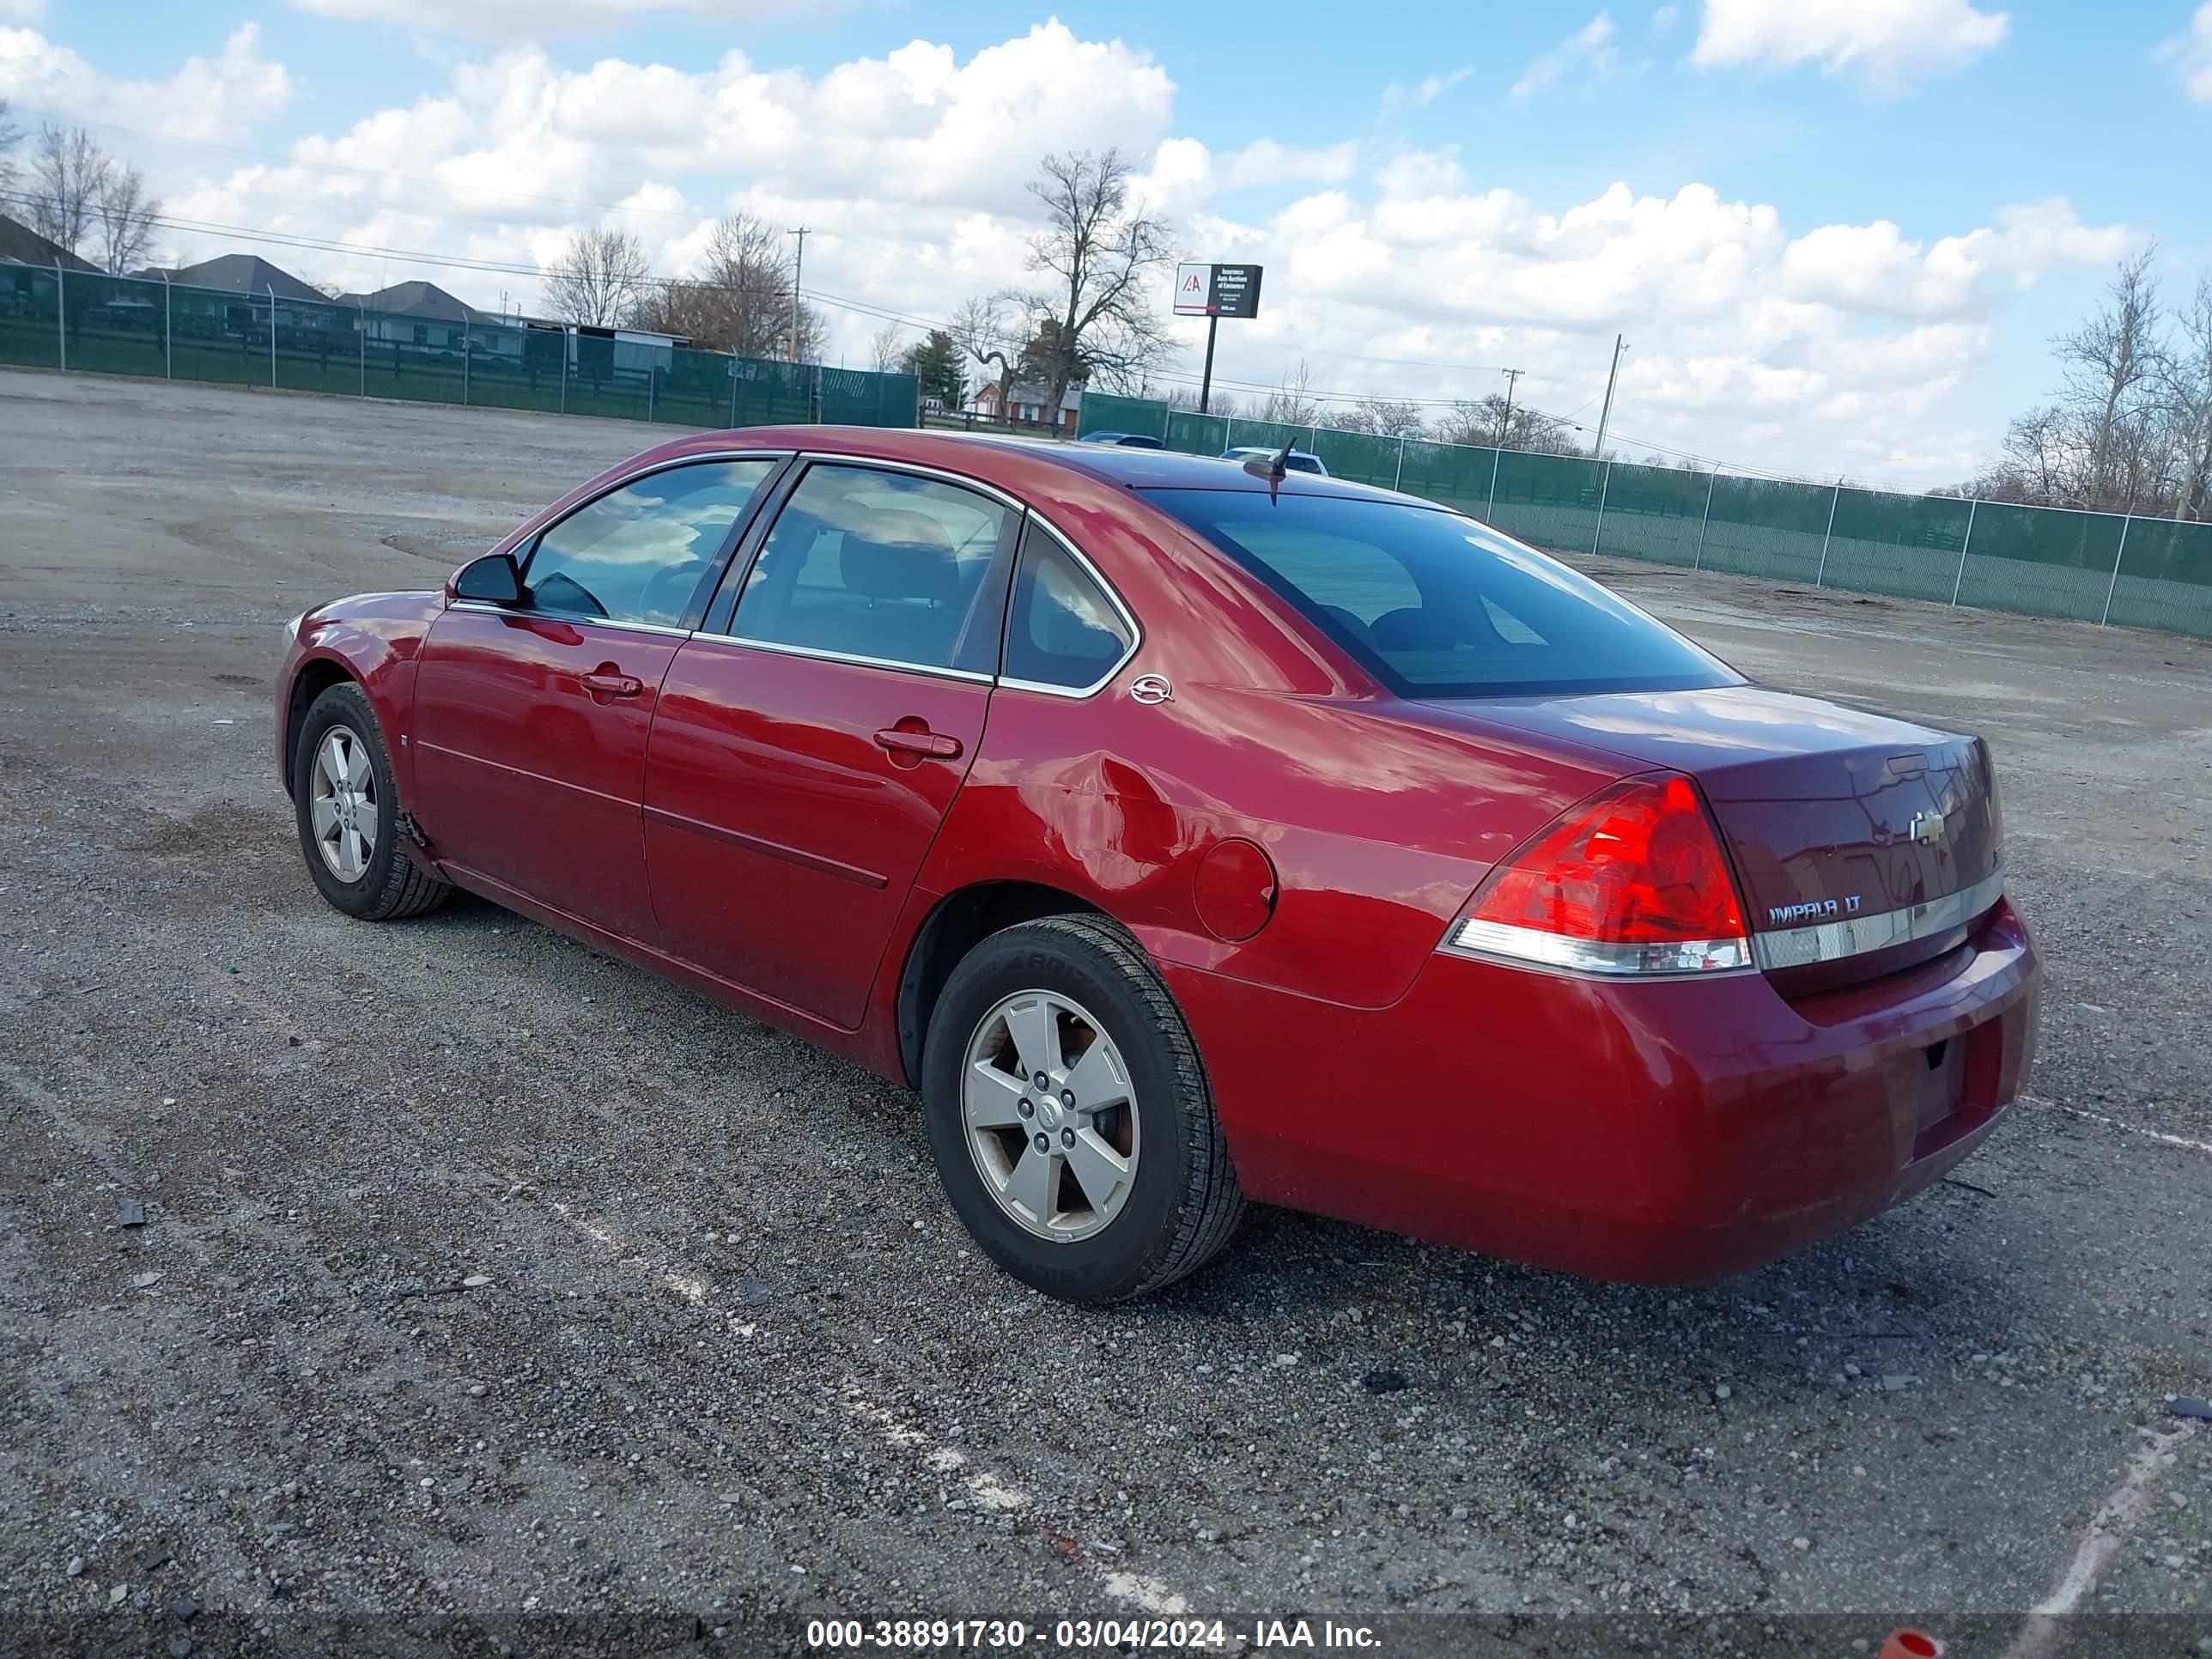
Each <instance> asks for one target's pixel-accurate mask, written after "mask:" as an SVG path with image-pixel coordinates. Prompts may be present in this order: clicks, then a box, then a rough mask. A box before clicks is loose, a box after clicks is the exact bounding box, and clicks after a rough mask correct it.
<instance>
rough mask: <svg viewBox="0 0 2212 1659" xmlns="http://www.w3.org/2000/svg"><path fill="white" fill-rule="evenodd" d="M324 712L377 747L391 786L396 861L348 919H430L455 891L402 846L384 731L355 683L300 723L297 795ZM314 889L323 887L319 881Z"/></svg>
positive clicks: (334, 692) (308, 851)
mask: <svg viewBox="0 0 2212 1659" xmlns="http://www.w3.org/2000/svg"><path fill="white" fill-rule="evenodd" d="M325 708H340V709H343V711H344V715H345V720H346V723H347V724H348V725H349V726H353V727H354V728H355V729H356V731H358V732H361V733H362V735H363V737H364V738H366V739H367V740H368V742H370V743H372V744H375V746H376V756H377V758H378V760H379V761H380V762H381V763H382V764H381V767H380V773H381V781H383V782H384V783H386V784H387V785H389V786H391V787H389V788H388V790H387V792H386V793H388V794H389V795H390V797H391V800H390V803H389V810H388V811H387V812H386V817H388V818H389V820H390V822H391V826H392V829H391V834H392V840H391V842H389V843H388V845H389V846H390V848H391V852H392V858H391V861H390V863H389V864H388V865H387V866H386V868H385V872H384V883H383V885H382V886H380V888H378V890H376V893H375V895H374V896H373V897H369V898H368V899H367V900H366V902H363V903H362V905H361V908H358V909H353V910H350V911H349V915H353V916H355V917H356V918H358V919H359V920H361V921H405V920H407V919H408V918H409V917H411V916H420V915H428V913H429V912H430V911H433V910H435V909H436V908H438V907H439V906H440V905H441V904H443V903H445V902H446V901H447V899H450V898H451V897H453V892H454V888H453V884H452V883H450V882H447V881H441V880H440V879H439V878H437V877H436V876H435V875H432V874H431V873H430V872H428V870H426V869H424V868H423V867H422V866H421V865H419V864H417V863H416V861H415V860H414V859H413V857H412V856H410V854H409V853H408V851H407V849H406V848H405V847H404V845H402V844H401V842H400V840H399V818H400V814H401V811H403V810H404V809H403V808H402V807H401V805H400V802H399V798H398V797H399V791H398V786H397V784H396V783H393V781H392V751H391V750H390V749H389V748H387V747H386V744H385V741H384V726H383V723H382V722H381V721H380V720H378V719H377V718H376V709H375V707H374V705H373V704H372V703H371V702H369V700H368V693H367V692H365V691H363V690H362V689H361V687H360V686H359V685H358V684H356V683H355V682H353V681H351V680H343V681H341V682H340V683H339V684H336V685H333V686H331V688H330V689H329V690H327V691H325V692H324V693H323V694H322V696H319V697H317V698H316V699H315V701H314V702H313V704H312V705H311V706H310V707H309V708H308V710H307V717H306V718H305V719H304V720H301V723H300V739H299V748H298V750H297V751H296V752H295V755H294V757H293V762H292V765H293V783H292V787H293V789H294V791H295V794H296V793H299V792H301V791H304V790H305V789H306V788H307V777H306V773H307V756H309V755H310V754H312V753H313V748H312V743H313V740H314V739H315V738H319V736H320V735H321V734H320V733H319V732H317V731H316V726H315V722H316V719H317V716H319V714H321V713H322V712H323V710H324V709H325ZM302 810H304V809H302ZM302 833H303V845H302V847H301V852H302V854H304V855H305V856H306V857H307V859H308V860H309V864H308V873H309V874H310V875H311V876H313V875H315V874H316V873H317V872H316V871H315V868H314V865H313V860H314V858H315V857H316V854H315V852H314V849H313V848H311V847H307V846H306V845H304V831H303V832H302ZM316 885H317V886H318V887H320V886H321V885H322V883H321V881H320V880H319V879H318V880H317V882H316ZM325 896H327V895H325ZM339 908H345V907H343V906H340V907H339Z"/></svg>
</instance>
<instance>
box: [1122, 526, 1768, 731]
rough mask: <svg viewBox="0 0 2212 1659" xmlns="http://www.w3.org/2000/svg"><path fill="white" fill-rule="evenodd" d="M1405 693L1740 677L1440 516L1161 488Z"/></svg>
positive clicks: (1532, 690) (1655, 684)
mask: <svg viewBox="0 0 2212 1659" xmlns="http://www.w3.org/2000/svg"><path fill="white" fill-rule="evenodd" d="M1145 495H1146V499H1147V500H1149V501H1152V503H1153V505H1155V506H1157V507H1160V508H1162V509H1164V511H1166V512H1168V513H1172V514H1174V515H1175V517H1176V518H1177V519H1179V520H1182V522H1183V523H1184V524H1186V525H1188V526H1190V528H1191V529H1192V530H1194V531H1195V532H1197V533H1198V534H1199V535H1200V536H1201V537H1202V538H1205V539H1206V541H1209V542H1211V543H1212V544H1214V545H1215V546H1216V547H1218V548H1219V549H1220V550H1222V551H1223V552H1225V553H1226V554H1227V555H1228V556H1230V557H1231V558H1232V559H1234V560H1236V561H1237V562H1238V563H1239V564H1241V565H1243V566H1244V567H1245V568H1247V569H1248V570H1250V571H1251V572H1252V573H1253V574H1255V575H1256V576H1258V577H1259V578H1260V579H1261V580H1262V581H1264V582H1266V583H1267V585H1268V586H1271V587H1273V589H1275V591H1276V592H1279V593H1280V594H1282V596H1283V597H1284V598H1285V599H1287V600H1289V601H1290V602H1291V604H1292V605H1296V606H1297V608H1298V609H1299V610H1300V611H1303V612H1304V613H1305V615H1306V616H1307V617H1310V618H1311V619H1312V621H1313V622H1314V623H1316V625H1317V626H1319V627H1320V628H1321V629H1322V630H1323V631H1324V632H1326V633H1328V635H1331V636H1332V637H1334V639H1335V640H1336V641H1337V642H1338V643H1339V644H1340V645H1342V646H1343V647H1345V649H1346V650H1347V651H1348V652H1350V653H1352V655H1353V656H1354V657H1355V658H1357V659H1358V660H1359V661H1360V662H1361V663H1362V664H1363V665H1365V666H1366V667H1367V668H1368V669H1369V671H1371V672H1372V673H1373V674H1374V675H1375V676H1376V678H1377V679H1379V680H1381V681H1382V682H1383V684H1385V685H1387V686H1389V688H1390V689H1391V690H1393V691H1394V692H1395V693H1396V694H1397V695H1399V696H1419V697H1486V696H1531V695H1538V694H1548V693H1554V692H1571V691H1682V690H1695V689H1700V688H1704V687H1709V686H1716V685H1735V684H1741V676H1740V675H1738V674H1736V673H1735V672H1734V671H1732V670H1730V669H1729V667H1728V666H1727V665H1725V664H1723V662H1721V661H1720V660H1719V659H1717V658H1715V657H1711V656H1709V655H1707V654H1706V653H1705V652H1703V651H1701V650H1699V648H1698V647H1696V646H1694V645H1692V644H1691V643H1690V642H1689V641H1687V640H1686V639H1684V638H1683V637H1682V636H1681V635H1679V634H1677V633H1675V632H1674V630H1673V629H1670V628H1668V627H1667V626H1666V625H1665V624H1663V623H1659V622H1657V621H1655V620H1654V619H1653V618H1651V617H1647V616H1645V615H1644V612H1642V611H1638V609H1637V608H1636V607H1635V606H1633V605H1630V604H1628V603H1627V602H1626V601H1625V600H1623V599H1618V598H1616V597H1615V596H1614V595H1613V594H1612V593H1610V592H1607V590H1606V589H1604V588H1602V587H1601V586H1598V585H1597V583H1595V582H1594V581H1592V580H1589V578H1588V577H1587V576H1583V575H1582V574H1578V573H1577V572H1576V571H1573V570H1571V569H1569V568H1567V567H1566V566H1565V565H1564V564H1561V563H1560V562H1559V561H1558V560H1556V559H1548V558H1546V557H1545V556H1543V555H1542V554H1541V553H1539V552H1537V551H1535V550H1534V549H1533V548H1528V547H1523V546H1522V544H1520V543H1518V542H1516V541H1514V540H1512V539H1510V538H1508V537H1505V536H1501V535H1499V534H1498V532H1496V531H1494V530H1492V529H1489V528H1487V527H1486V526H1482V525H1479V524H1477V523H1475V522H1474V520H1471V519H1463V518H1461V517H1460V516H1459V515H1458V514H1456V513H1447V512H1444V511H1443V510H1441V509H1439V508H1435V507H1417V506H1414V505H1413V504H1411V503H1408V502H1402V501H1364V500H1361V499H1358V498H1357V497H1344V496H1326V495H1288V494H1285V495H1279V496H1277V497H1275V498H1274V499H1273V500H1270V499H1269V498H1268V497H1267V495H1262V494H1261V492H1259V491H1258V490H1215V489H1152V490H1146V492H1145Z"/></svg>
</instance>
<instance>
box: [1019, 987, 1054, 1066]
mask: <svg viewBox="0 0 2212 1659" xmlns="http://www.w3.org/2000/svg"><path fill="white" fill-rule="evenodd" d="M1006 1030H1007V1033H1008V1034H1009V1035H1010V1036H1012V1038H1013V1040H1014V1052H1015V1053H1017V1054H1019V1055H1020V1056H1021V1057H1022V1070H1023V1071H1024V1073H1027V1074H1028V1075H1029V1076H1030V1077H1035V1076H1036V1074H1037V1073H1039V1072H1046V1073H1050V1072H1056V1071H1058V1070H1059V1069H1060V1020H1059V1018H1057V1012H1056V1011H1055V1010H1054V1007H1053V1005H1052V999H1051V998H1049V997H1043V996H1035V997H1030V998H1029V999H1028V1000H1026V1001H1023V1002H1018V1003H1016V1004H1015V1005H1014V1006H1012V1007H1011V1008H1009V1009H1007V1010H1006Z"/></svg>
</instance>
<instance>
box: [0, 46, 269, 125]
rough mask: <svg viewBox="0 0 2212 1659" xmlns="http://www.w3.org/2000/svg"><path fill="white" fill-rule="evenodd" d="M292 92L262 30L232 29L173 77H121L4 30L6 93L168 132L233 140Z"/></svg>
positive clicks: (0, 63)
mask: <svg viewBox="0 0 2212 1659" xmlns="http://www.w3.org/2000/svg"><path fill="white" fill-rule="evenodd" d="M291 95H292V77H291V76H289V74H287V73H286V71H285V69H284V66H283V64H279V63H277V62H276V61H275V60H274V59H272V58H265V57H264V56H263V55H262V52H261V28H260V26H259V25H258V24H256V23H244V24H241V25H240V26H239V27H238V28H236V29H234V31H232V33H231V35H230V38H229V39H228V40H226V41H225V42H224V43H223V48H222V55H221V56H220V57H218V58H213V59H210V58H186V59H185V61H184V64H182V65H181V66H180V67H179V69H178V70H177V72H176V73H175V74H174V75H172V76H169V77H168V79H167V80H166V81H117V80H112V79H110V78H109V77H107V76H104V75H102V74H100V72H99V71H98V70H95V69H94V68H93V66H92V65H91V64H89V63H88V62H86V61H85V59H84V58H82V57H80V56H79V55H78V54H77V53H76V52H72V51H70V49H69V48H68V47H67V46H56V45H55V44H54V43H53V42H52V41H51V40H47V39H46V37H45V36H44V35H42V34H40V33H36V32H35V31H33V30H31V29H10V28H0V97H5V98H10V99H13V100H15V101H16V102H18V103H20V104H23V105H27V106H32V107H33V108H37V109H41V110H52V111H55V112H58V113H59V114H61V115H64V116H73V117H75V118H77V119H78V120H82V121H108V122H114V123H117V124H118V125H125V126H129V127H131V128H134V129H137V130H139V131H146V132H150V133H152V134H153V135H154V136H155V137H160V138H174V139H210V138H232V137H237V136H238V135H240V133H243V132H245V131H247V130H248V129H250V128H251V127H252V125H253V124H254V123H255V122H256V121H258V120H259V119H260V118H262V117H264V116H265V115H268V114H270V113H272V112H274V111H276V110H277V109H279V108H281V107H283V105H284V103H285V102H286V100H289V98H290V97H291Z"/></svg>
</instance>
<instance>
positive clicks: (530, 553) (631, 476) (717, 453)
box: [453, 449, 798, 638]
mask: <svg viewBox="0 0 2212 1659" xmlns="http://www.w3.org/2000/svg"><path fill="white" fill-rule="evenodd" d="M797 453H798V452H797V451H796V450H790V449H708V450H702V451H700V452H699V453H696V454H691V455H677V456H672V457H671V458H670V459H667V460H665V461H655V462H654V463H653V465H651V466H641V467H640V468H638V470H637V471H635V472H626V473H624V474H623V476H622V477H619V478H617V479H616V480H615V481H614V482H613V483H611V484H609V485H608V486H607V487H606V488H605V489H602V490H599V492H597V493H596V494H594V495H586V497H585V498H584V499H583V500H582V501H578V502H577V503H576V504H575V505H574V507H570V508H569V509H568V511H567V512H566V513H562V515H561V516H560V517H559V518H557V519H548V520H546V521H545V522H544V524H542V525H540V526H538V528H537V529H535V530H533V531H532V532H530V533H529V535H527V536H526V537H525V538H523V539H522V540H520V541H519V542H518V541H513V540H509V541H505V542H501V543H499V544H496V545H495V546H494V547H493V548H492V552H493V553H496V552H498V551H499V550H500V549H501V547H504V548H505V549H506V550H507V557H508V558H510V559H514V571H515V577H516V580H519V581H520V582H521V583H522V584H523V586H524V587H525V588H527V587H528V586H529V582H530V567H531V565H532V562H534V561H535V560H536V559H537V557H538V544H539V543H540V542H543V541H544V539H545V537H546V535H547V532H550V531H555V530H558V529H559V528H560V527H561V526H562V525H564V524H566V523H568V520H571V519H573V518H574V517H575V516H576V515H577V514H578V513H581V512H582V511H583V510H584V509H585V508H586V507H597V506H598V505H599V503H600V502H601V501H605V500H606V498H607V497H608V496H610V495H613V494H614V493H615V492H616V491H617V490H618V489H629V487H630V486H631V485H632V484H634V483H637V482H638V480H639V479H641V478H650V477H653V475H654V474H655V473H659V472H668V471H673V470H674V469H675V468H677V467H679V466H697V465H704V464H707V463H710V462H714V461H766V462H768V463H769V471H768V477H765V478H763V479H762V480H761V481H760V483H759V484H757V485H755V486H754V492H755V494H756V495H757V494H758V492H759V490H760V489H762V488H763V487H764V486H766V485H768V484H769V483H773V482H774V481H775V476H776V468H777V467H779V466H781V465H783V464H784V463H785V462H787V461H788V460H790V459H792V457H793V455H795V454H797ZM746 505H747V507H750V506H751V501H750V499H749V500H748V501H747V503H746ZM517 548H520V549H522V550H523V553H522V556H521V557H520V558H519V559H516V558H515V550H516V549H517ZM489 556H490V555H489V554H487V555H485V557H489ZM453 603H454V605H455V606H456V607H458V606H459V605H460V604H461V601H460V600H458V599H456V600H455V601H454V602H453ZM471 608H474V607H473V605H472V606H471ZM487 608H489V609H490V610H493V611H497V610H498V609H499V608H500V607H499V606H497V605H491V606H489V607H487ZM509 614H511V615H520V614H521V613H520V612H510V613H509ZM535 614H536V615H538V616H542V617H556V616H557V617H568V612H566V611H538V612H536V613H535ZM568 619H569V620H572V621H580V622H595V623H613V625H614V626H617V627H624V628H640V629H645V630H646V631H647V632H648V633H656V634H680V635H684V636H685V637H687V638H688V637H690V633H691V629H688V628H670V627H667V626H666V625H665V624H663V623H614V619H613V618H612V617H568Z"/></svg>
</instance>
